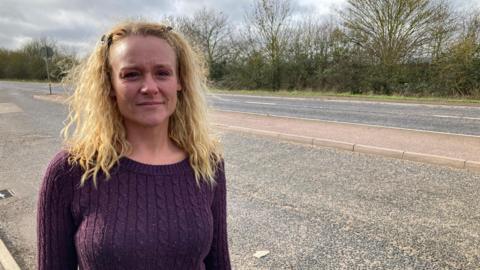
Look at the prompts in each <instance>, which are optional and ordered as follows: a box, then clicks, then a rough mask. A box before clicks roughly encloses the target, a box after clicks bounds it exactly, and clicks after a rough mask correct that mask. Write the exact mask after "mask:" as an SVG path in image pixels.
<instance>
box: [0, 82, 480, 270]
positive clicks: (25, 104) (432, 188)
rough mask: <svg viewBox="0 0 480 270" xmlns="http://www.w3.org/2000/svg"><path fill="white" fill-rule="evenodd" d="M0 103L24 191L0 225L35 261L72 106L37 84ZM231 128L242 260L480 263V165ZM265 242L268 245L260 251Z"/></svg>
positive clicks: (1, 176) (238, 257) (2, 95)
mask: <svg viewBox="0 0 480 270" xmlns="http://www.w3.org/2000/svg"><path fill="white" fill-rule="evenodd" d="M0 104H1V105H0V158H1V162H0V190H2V189H12V190H14V191H15V196H14V197H12V198H9V199H5V200H0V216H1V217H2V218H1V219H0V237H1V238H2V239H3V240H4V241H5V242H6V244H7V246H8V247H9V248H10V249H11V250H12V252H13V255H14V256H15V258H16V259H17V261H18V263H19V264H20V266H21V267H22V269H27V270H28V269H35V266H34V265H35V249H36V243H35V215H36V210H35V209H36V206H35V204H36V200H37V193H38V187H39V185H40V179H41V177H42V174H43V172H44V170H45V168H46V165H47V163H48V161H49V160H50V158H51V157H52V156H53V154H54V153H55V152H56V151H58V149H59V148H60V140H59V138H58V134H59V131H60V129H61V126H62V121H63V120H64V119H65V117H66V111H65V108H64V107H62V106H61V105H59V104H56V103H50V102H46V101H42V100H36V99H33V98H32V93H31V92H30V91H29V90H28V91H18V90H7V89H2V90H1V91H0ZM5 104H9V105H5ZM5 108H6V109H5ZM222 138H223V143H224V145H225V149H226V157H225V160H226V173H227V178H228V195H227V196H228V224H229V242H230V252H231V259H232V264H233V266H234V268H235V269H478V268H480V235H479V233H478V232H479V231H480V196H479V190H480V174H478V173H472V172H468V171H465V170H455V169H449V168H446V167H438V166H433V165H427V164H420V163H415V162H408V161H402V160H395V159H388V158H382V157H378V156H371V155H364V154H359V153H352V152H346V151H336V150H332V149H323V148H311V147H305V146H301V145H296V144H291V143H285V142H280V141H276V140H274V139H266V138H259V137H255V136H247V135H241V134H236V133H233V132H225V133H223V135H222ZM258 250H269V251H270V253H269V254H268V255H267V256H265V257H263V258H261V259H257V258H255V257H253V254H254V253H255V252H256V251H258Z"/></svg>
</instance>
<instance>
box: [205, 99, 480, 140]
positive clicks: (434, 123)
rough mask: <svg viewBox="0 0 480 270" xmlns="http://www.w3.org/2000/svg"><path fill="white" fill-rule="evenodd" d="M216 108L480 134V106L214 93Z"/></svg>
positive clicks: (212, 101)
mask: <svg viewBox="0 0 480 270" xmlns="http://www.w3.org/2000/svg"><path fill="white" fill-rule="evenodd" d="M210 100H211V103H212V105H213V106H214V108H215V109H219V110H226V111H237V112H250V113H259V114H268V115H276V116H288V117H297V118H305V119H316V120H322V121H334V122H341V123H357V124H366V125H376V126H386V127H396V128H405V129H415V130H426V131H435V132H446V133H454V134H465V135H475V136H479V135H480V106H478V107H466V106H445V105H426V104H406V103H391V102H388V103H387V102H369V101H352V100H334V99H333V100H332V99H329V100H325V99H291V98H278V97H259V96H240V95H228V94H227V95H223V94H215V95H212V96H211V98H210Z"/></svg>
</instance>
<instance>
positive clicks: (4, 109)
mask: <svg viewBox="0 0 480 270" xmlns="http://www.w3.org/2000/svg"><path fill="white" fill-rule="evenodd" d="M15 112H23V110H22V109H21V108H20V107H18V106H17V105H15V104H13V103H0V114H1V113H15Z"/></svg>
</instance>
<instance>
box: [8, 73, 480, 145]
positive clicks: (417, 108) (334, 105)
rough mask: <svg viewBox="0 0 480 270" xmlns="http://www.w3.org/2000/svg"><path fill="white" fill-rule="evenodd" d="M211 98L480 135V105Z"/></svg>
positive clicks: (28, 87) (254, 107) (238, 106)
mask: <svg viewBox="0 0 480 270" xmlns="http://www.w3.org/2000/svg"><path fill="white" fill-rule="evenodd" d="M2 89H17V90H23V91H30V92H36V93H47V92H48V85H47V84H41V83H17V82H0V91H1V90H2ZM63 92H64V89H63V88H62V87H59V86H54V87H53V93H63ZM209 102H210V104H211V105H212V106H213V107H214V108H215V109H217V110H226V111H237V112H249V113H258V114H268V115H277V116H288V117H297V118H305V119H316V120H322V121H334V122H341V123H357V124H365V125H376V126H386V127H396V128H405V129H414V130H426V131H435V132H445V133H453V134H464V135H474V136H480V106H468V107H467V106H445V105H427V104H407V103H392V102H369V101H352V100H335V99H328V100H326V99H302V98H300V99H298V98H297V99H296V98H293V99H292V98H279V97H260V96H243V95H228V94H212V95H210V96H209Z"/></svg>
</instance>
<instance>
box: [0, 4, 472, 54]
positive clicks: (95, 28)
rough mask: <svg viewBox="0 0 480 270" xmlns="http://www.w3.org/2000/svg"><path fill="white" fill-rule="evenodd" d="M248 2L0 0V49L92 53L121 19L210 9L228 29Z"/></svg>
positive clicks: (325, 9) (307, 9)
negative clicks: (43, 43)
mask: <svg viewBox="0 0 480 270" xmlns="http://www.w3.org/2000/svg"><path fill="white" fill-rule="evenodd" d="M345 2H346V0H297V1H292V4H293V7H294V11H295V15H297V16H306V15H321V16H329V15H332V14H335V9H339V8H341V7H342V5H344V4H345ZM451 2H453V3H454V5H455V6H457V7H462V8H467V9H471V8H473V7H480V0H451ZM252 3H253V0H204V1H200V0H169V1H168V0H136V1H126V0H0V47H1V48H8V49H17V48H19V47H21V46H22V45H23V44H25V43H26V42H28V41H29V40H31V39H32V38H40V37H48V38H51V39H54V40H55V41H56V42H57V43H59V44H60V45H62V46H66V47H69V48H71V49H73V50H75V51H77V52H80V53H82V52H85V51H88V50H89V49H91V48H92V46H93V45H94V44H95V42H96V40H97V39H99V38H100V36H101V35H102V33H103V32H104V31H106V30H107V29H108V28H110V27H111V26H112V25H113V24H114V23H115V22H118V21H120V20H122V19H125V18H132V17H133V18H137V17H142V18H145V19H148V20H161V19H162V18H164V17H165V16H168V15H173V16H178V15H187V16H188V15H191V14H192V13H194V12H195V11H196V10H199V9H201V8H204V7H205V8H213V9H216V10H218V11H221V12H223V13H225V14H226V15H228V17H229V19H230V21H231V22H232V23H241V22H243V17H244V14H245V11H246V10H248V9H249V7H251V5H252Z"/></svg>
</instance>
